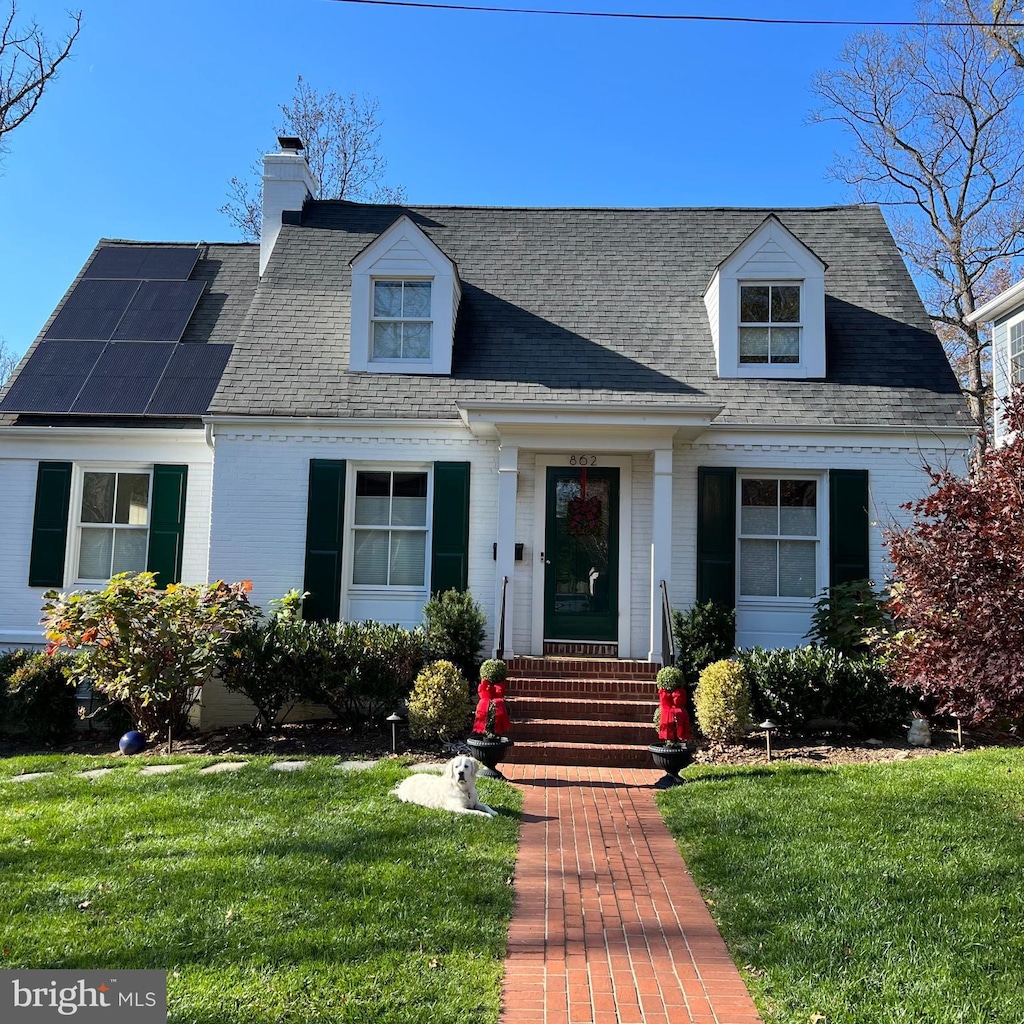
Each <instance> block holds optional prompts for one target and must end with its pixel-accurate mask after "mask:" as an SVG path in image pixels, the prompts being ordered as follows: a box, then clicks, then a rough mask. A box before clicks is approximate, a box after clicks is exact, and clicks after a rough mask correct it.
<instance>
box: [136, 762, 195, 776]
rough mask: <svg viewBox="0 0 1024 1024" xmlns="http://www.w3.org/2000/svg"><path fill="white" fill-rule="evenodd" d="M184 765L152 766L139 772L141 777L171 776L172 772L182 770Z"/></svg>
mask: <svg viewBox="0 0 1024 1024" xmlns="http://www.w3.org/2000/svg"><path fill="white" fill-rule="evenodd" d="M184 767H185V765H183V764H150V765H147V766H146V767H145V768H143V769H142V771H141V772H139V774H140V775H170V773H171V772H176V771H178V770H179V769H181V768H184Z"/></svg>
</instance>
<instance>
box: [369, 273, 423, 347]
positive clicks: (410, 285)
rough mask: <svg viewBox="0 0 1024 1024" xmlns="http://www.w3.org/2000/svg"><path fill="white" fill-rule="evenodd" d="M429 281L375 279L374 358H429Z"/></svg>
mask: <svg viewBox="0 0 1024 1024" xmlns="http://www.w3.org/2000/svg"><path fill="white" fill-rule="evenodd" d="M432 326H433V322H432V320H431V313H430V281H374V282H373V359H375V360H379V359H429V358H430V348H431V346H430V335H431V329H432Z"/></svg>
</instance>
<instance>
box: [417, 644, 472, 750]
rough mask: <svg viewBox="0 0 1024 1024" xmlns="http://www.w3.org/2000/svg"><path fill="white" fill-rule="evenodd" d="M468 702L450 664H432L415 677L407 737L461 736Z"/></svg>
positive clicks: (436, 662)
mask: <svg viewBox="0 0 1024 1024" xmlns="http://www.w3.org/2000/svg"><path fill="white" fill-rule="evenodd" d="M469 713H470V701H469V697H468V695H467V693H466V680H465V679H463V677H462V673H461V672H459V670H458V669H457V668H456V667H455V666H454V665H453V664H452V663H451V662H450V661H433V662H431V663H430V664H429V665H427V667H426V668H424V669H423V670H422V671H421V672H420V674H419V675H418V676H417V677H416V682H415V683H414V684H413V688H412V696H410V697H409V734H410V735H411V736H412V738H413V739H419V740H442V741H445V740H452V739H455V738H456V737H460V736H465V734H466V726H467V724H468V721H469Z"/></svg>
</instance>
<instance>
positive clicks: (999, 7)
mask: <svg viewBox="0 0 1024 1024" xmlns="http://www.w3.org/2000/svg"><path fill="white" fill-rule="evenodd" d="M945 6H946V9H947V10H948V11H949V13H950V15H951V17H953V18H961V17H962V18H964V19H965V20H967V21H970V22H972V23H973V24H975V25H977V26H978V28H979V29H981V31H982V32H984V33H985V34H986V35H987V36H988V37H989V39H990V40H992V42H993V43H994V44H995V45H996V46H998V47H1000V48H1001V49H1003V50H1004V51H1005V52H1006V53H1007V54H1009V55H1010V57H1012V58H1013V62H1014V63H1015V64H1016V65H1017V67H1019V68H1024V35H1022V34H1021V30H1022V29H1024V24H1022V23H1021V18H1022V16H1024V0H987V2H986V0H980V2H979V0H945Z"/></svg>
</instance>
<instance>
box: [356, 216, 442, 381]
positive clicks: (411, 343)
mask: <svg viewBox="0 0 1024 1024" xmlns="http://www.w3.org/2000/svg"><path fill="white" fill-rule="evenodd" d="M351 266H352V336H351V344H350V350H349V368H350V369H352V370H362V371H368V372H370V373H436V374H448V373H451V372H452V343H453V340H454V337H455V318H456V316H457V314H458V309H459V299H460V297H461V295H462V287H461V285H460V283H459V273H458V269H457V268H456V266H455V264H454V263H453V262H452V261H451V260H450V259H449V258H448V257H447V256H446V255H445V254H444V253H443V252H442V251H441V250H440V249H439V248H438V247H437V246H436V245H435V244H434V243H433V242H432V241H431V240H430V239H429V238H428V237H427V236H426V235H425V234H424V233H423V231H421V230H420V228H418V227H417V226H416V225H415V224H414V223H413V222H412V220H410V219H409V217H407V216H402V217H399V218H398V220H396V221H395V222H394V224H392V225H391V227H389V228H388V229H387V230H386V231H384V232H383V233H382V234H380V235H378V236H377V238H375V239H374V240H373V241H372V242H371V243H370V244H369V245H368V246H367V247H366V248H365V249H364V250H363V251H362V252H361V253H359V255H358V256H356V257H355V259H353V260H352V264H351Z"/></svg>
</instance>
